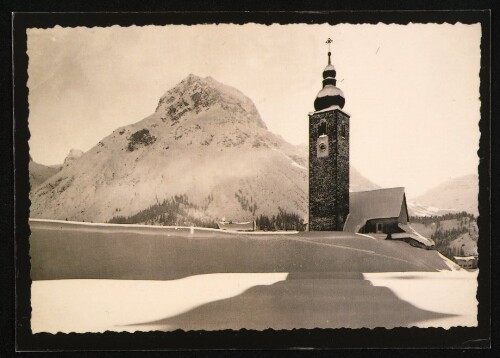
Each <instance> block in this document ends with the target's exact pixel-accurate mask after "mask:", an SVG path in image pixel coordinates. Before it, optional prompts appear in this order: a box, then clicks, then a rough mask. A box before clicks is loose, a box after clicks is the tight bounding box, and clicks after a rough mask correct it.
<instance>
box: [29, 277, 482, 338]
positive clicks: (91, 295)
mask: <svg viewBox="0 0 500 358" xmlns="http://www.w3.org/2000/svg"><path fill="white" fill-rule="evenodd" d="M287 275H288V274H287V273H224V274H207V275H196V276H190V277H187V278H182V279H178V280H169V281H152V280H151V281H148V280H50V281H34V282H33V284H32V288H31V294H32V298H31V302H32V320H31V325H32V330H33V332H34V333H38V332H50V333H56V332H104V331H106V330H110V331H130V332H134V331H147V330H156V329H162V327H161V326H158V325H155V324H143V325H141V323H143V322H155V321H157V320H164V319H165V318H169V317H174V316H177V315H179V314H182V313H185V312H188V311H191V310H193V309H195V308H197V307H200V306H203V305H206V304H209V303H211V302H216V301H219V302H221V300H224V299H228V298H231V297H236V296H239V295H242V294H243V293H244V292H245V291H247V290H248V289H250V288H252V287H255V286H266V285H273V284H275V283H277V282H281V281H285V280H286V279H287ZM363 277H364V280H363V278H359V280H358V281H364V282H366V281H369V282H370V283H371V284H372V285H373V286H383V287H387V288H389V289H390V290H391V291H392V292H393V294H394V295H396V296H397V298H398V299H400V300H403V301H405V302H407V303H408V304H410V305H412V306H414V307H417V308H418V309H421V310H425V311H431V312H438V313H444V314H447V315H452V316H447V317H444V318H438V319H431V320H423V321H419V322H417V323H415V324H412V325H415V326H419V327H444V328H449V327H452V326H459V325H460V326H475V325H477V301H476V290H477V280H476V278H477V272H467V271H464V270H458V271H446V272H445V271H443V272H406V273H399V272H397V273H390V272H389V273H367V274H363ZM289 282H292V281H289ZM310 282H313V281H310ZM315 282H319V281H315ZM339 287H340V289H342V288H341V287H342V286H339ZM339 294H342V292H339ZM292 295H293V293H292ZM327 299H328V298H327ZM366 300H367V301H368V303H372V304H373V303H376V302H370V300H373V299H372V298H370V297H366ZM364 304H365V303H363V305H364ZM290 314H291V315H293V314H294V313H293V312H290ZM403 314H404V312H403ZM388 315H391V313H390V312H388ZM367 319H369V317H367ZM367 322H369V321H367ZM402 322H404V320H403V321H402ZM243 325H244V324H243ZM175 328H177V327H171V329H175ZM180 328H182V327H180Z"/></svg>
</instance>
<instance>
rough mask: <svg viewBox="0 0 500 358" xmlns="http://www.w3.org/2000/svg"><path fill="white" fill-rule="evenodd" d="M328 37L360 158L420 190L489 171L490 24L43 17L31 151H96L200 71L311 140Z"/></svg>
mask: <svg viewBox="0 0 500 358" xmlns="http://www.w3.org/2000/svg"><path fill="white" fill-rule="evenodd" d="M328 37H331V38H332V39H333V43H332V53H333V54H332V62H333V64H334V66H335V68H336V70H337V80H338V82H337V86H338V87H339V88H341V89H342V90H343V92H344V94H345V98H346V104H345V107H344V110H345V111H346V112H348V113H349V114H350V115H351V138H350V139H351V143H350V155H351V158H350V159H351V164H352V165H353V166H354V167H355V168H356V169H358V170H359V171H360V172H361V173H362V174H363V175H364V176H365V177H367V178H368V179H370V180H371V181H373V182H375V183H377V184H378V185H381V186H382V187H393V186H404V187H406V189H407V190H406V191H407V196H408V197H410V198H411V197H415V196H418V195H420V194H422V193H423V192H424V191H426V190H427V189H430V188H432V187H434V186H436V185H438V184H439V183H441V182H443V181H445V180H447V179H450V178H453V177H457V176H461V175H466V174H471V173H476V172H477V165H478V163H479V160H478V157H477V153H476V152H477V150H478V148H479V135H480V133H479V128H478V122H479V118H480V112H479V109H480V101H479V69H480V38H481V28H480V25H479V24H477V25H462V24H456V25H447V24H445V25H434V24H412V25H407V26H402V25H383V24H379V25H348V24H342V25H336V26H331V25H326V24H325V25H305V24H302V25H272V26H264V25H256V24H247V25H198V26H147V27H136V26H133V27H128V28H121V27H118V26H113V27H108V28H74V29H73V28H61V27H56V28H53V29H45V30H44V29H30V30H28V55H29V66H28V75H29V80H28V87H29V106H30V116H29V128H30V131H31V139H30V142H29V144H30V148H31V149H30V153H31V156H32V157H33V159H34V160H35V161H37V162H39V163H42V164H48V165H51V164H58V163H62V162H63V160H64V158H65V156H66V155H67V154H68V152H69V150H70V149H71V148H77V149H81V150H83V151H87V150H89V149H90V148H91V147H93V146H94V145H96V144H97V143H98V142H99V141H100V140H101V139H102V138H104V137H105V136H107V135H109V134H110V133H111V132H112V131H113V130H115V129H116V128H117V127H119V126H123V125H126V124H130V123H134V122H137V121H139V120H141V119H143V118H144V117H146V116H148V115H150V114H151V113H153V112H154V110H155V108H156V105H157V103H158V100H159V98H160V96H161V95H163V93H165V92H166V91H167V90H168V89H170V88H172V87H173V86H175V85H176V84H177V83H178V82H180V81H181V80H182V79H183V78H184V77H186V76H187V75H188V74H190V73H193V74H195V75H198V76H202V77H205V76H212V77H213V78H215V79H216V80H218V81H219V82H222V83H225V84H227V85H230V86H233V87H235V88H237V89H239V90H240V91H241V92H243V93H244V94H245V95H247V96H248V97H249V98H250V99H252V100H253V101H254V103H255V105H256V106H257V109H258V110H259V113H260V115H261V117H262V119H263V120H264V122H265V123H266V124H267V126H268V128H269V130H271V131H272V132H274V133H277V134H279V135H281V136H282V137H283V138H285V139H286V140H287V141H289V142H291V143H294V144H305V143H307V137H308V126H307V124H308V115H307V114H308V112H311V111H313V110H314V107H313V103H314V99H315V97H316V94H317V93H318V91H319V90H320V89H321V79H322V77H321V74H322V71H323V68H324V67H325V66H326V64H327V55H326V53H327V47H326V44H325V40H326V39H327V38H328Z"/></svg>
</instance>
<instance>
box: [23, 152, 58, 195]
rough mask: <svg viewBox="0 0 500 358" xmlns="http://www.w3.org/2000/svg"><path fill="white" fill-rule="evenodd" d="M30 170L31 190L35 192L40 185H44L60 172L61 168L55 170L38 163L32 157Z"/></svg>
mask: <svg viewBox="0 0 500 358" xmlns="http://www.w3.org/2000/svg"><path fill="white" fill-rule="evenodd" d="M28 170H29V178H30V186H31V190H34V189H36V188H37V187H38V186H39V185H40V184H43V183H44V182H45V181H46V180H47V179H49V178H50V177H51V176H53V175H54V174H56V173H57V172H58V171H59V168H53V167H49V166H47V165H43V164H40V163H37V162H35V161H34V160H33V159H32V158H31V157H30V162H29V165H28Z"/></svg>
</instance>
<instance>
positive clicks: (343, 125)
mask: <svg viewBox="0 0 500 358" xmlns="http://www.w3.org/2000/svg"><path fill="white" fill-rule="evenodd" d="M340 136H341V137H342V138H345V124H344V123H342V124H341V125H340Z"/></svg>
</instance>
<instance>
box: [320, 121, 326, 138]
mask: <svg viewBox="0 0 500 358" xmlns="http://www.w3.org/2000/svg"><path fill="white" fill-rule="evenodd" d="M326 130H327V129H326V121H325V120H324V119H322V120H321V121H320V122H319V128H318V135H319V136H322V135H326Z"/></svg>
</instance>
